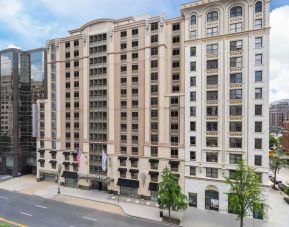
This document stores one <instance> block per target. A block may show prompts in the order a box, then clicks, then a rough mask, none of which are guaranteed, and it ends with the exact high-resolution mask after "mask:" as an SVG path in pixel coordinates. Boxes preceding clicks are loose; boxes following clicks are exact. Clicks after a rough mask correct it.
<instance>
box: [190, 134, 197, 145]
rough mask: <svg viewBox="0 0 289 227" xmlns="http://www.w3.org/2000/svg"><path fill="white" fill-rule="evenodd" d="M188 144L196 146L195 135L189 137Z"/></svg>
mask: <svg viewBox="0 0 289 227" xmlns="http://www.w3.org/2000/svg"><path fill="white" fill-rule="evenodd" d="M190 146H196V137H195V136H191V137H190Z"/></svg>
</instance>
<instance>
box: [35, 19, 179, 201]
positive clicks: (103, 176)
mask: <svg viewBox="0 0 289 227" xmlns="http://www.w3.org/2000/svg"><path fill="white" fill-rule="evenodd" d="M183 28H184V21H183V18H182V17H178V18H174V19H170V20H165V19H164V18H162V17H149V16H143V17H129V18H124V19H120V20H112V19H99V20H94V21H91V22H89V23H87V24H85V25H83V26H82V27H80V28H77V29H75V30H72V31H70V32H69V33H70V35H69V36H68V37H64V38H60V39H54V40H49V41H48V42H47V50H48V56H47V59H48V64H47V70H48V98H47V99H46V100H41V101H39V102H38V106H39V108H40V112H39V127H40V137H39V138H38V145H37V146H38V154H37V155H38V158H37V159H38V172H37V178H38V180H49V181H55V179H57V176H58V172H60V174H61V179H60V180H61V183H62V184H64V185H67V186H72V187H81V188H85V189H99V190H108V191H111V192H113V193H120V194H122V195H127V196H131V197H142V198H147V199H152V200H156V198H157V188H158V182H159V180H160V174H161V171H162V170H163V169H164V168H165V167H166V166H167V167H169V168H170V169H171V170H172V171H173V172H174V173H175V174H176V175H177V177H178V179H179V183H180V185H181V186H182V188H183V190H184V187H183V186H184V117H182V116H184V100H185V97H184V88H185V84H184V59H183V58H182V56H183V55H184V48H183V47H184V36H183V34H184V32H183ZM77 151H80V153H81V155H80V165H79V166H78V163H77ZM103 153H105V154H106V155H107V160H108V162H107V163H108V165H107V169H106V170H105V171H103V169H102V158H103Z"/></svg>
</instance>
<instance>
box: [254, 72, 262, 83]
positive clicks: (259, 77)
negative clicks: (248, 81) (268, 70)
mask: <svg viewBox="0 0 289 227" xmlns="http://www.w3.org/2000/svg"><path fill="white" fill-rule="evenodd" d="M262 81H263V72H262V71H255V82H262Z"/></svg>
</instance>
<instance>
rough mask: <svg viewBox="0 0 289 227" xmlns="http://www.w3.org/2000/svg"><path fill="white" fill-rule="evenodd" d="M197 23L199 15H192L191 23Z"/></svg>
mask: <svg viewBox="0 0 289 227" xmlns="http://www.w3.org/2000/svg"><path fill="white" fill-rule="evenodd" d="M195 24H197V17H196V15H193V16H191V25H195Z"/></svg>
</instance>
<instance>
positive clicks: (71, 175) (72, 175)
mask: <svg viewBox="0 0 289 227" xmlns="http://www.w3.org/2000/svg"><path fill="white" fill-rule="evenodd" d="M62 177H64V178H71V179H77V177H78V175H77V173H76V172H69V171H63V173H62Z"/></svg>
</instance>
